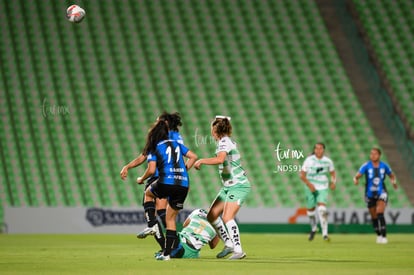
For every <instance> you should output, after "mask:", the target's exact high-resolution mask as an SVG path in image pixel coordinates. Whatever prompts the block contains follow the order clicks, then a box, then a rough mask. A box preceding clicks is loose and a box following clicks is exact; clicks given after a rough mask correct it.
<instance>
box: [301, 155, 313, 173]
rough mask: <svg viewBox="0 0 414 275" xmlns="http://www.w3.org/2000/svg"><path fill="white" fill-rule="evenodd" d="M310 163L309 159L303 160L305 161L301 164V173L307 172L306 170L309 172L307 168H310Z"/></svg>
mask: <svg viewBox="0 0 414 275" xmlns="http://www.w3.org/2000/svg"><path fill="white" fill-rule="evenodd" d="M310 162H311V160H310V158H309V157H307V158H306V159H305V161H304V162H303V165H302V171H303V172H308V170H309V166H310Z"/></svg>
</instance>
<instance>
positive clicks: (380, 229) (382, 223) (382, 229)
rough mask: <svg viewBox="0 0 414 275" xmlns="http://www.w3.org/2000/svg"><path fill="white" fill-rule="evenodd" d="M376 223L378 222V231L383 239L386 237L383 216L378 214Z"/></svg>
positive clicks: (385, 225)
mask: <svg viewBox="0 0 414 275" xmlns="http://www.w3.org/2000/svg"><path fill="white" fill-rule="evenodd" d="M377 216H378V222H379V231H380V233H381V236H383V237H384V238H385V237H387V224H386V223H385V217H384V214H383V213H381V214H378V215H377Z"/></svg>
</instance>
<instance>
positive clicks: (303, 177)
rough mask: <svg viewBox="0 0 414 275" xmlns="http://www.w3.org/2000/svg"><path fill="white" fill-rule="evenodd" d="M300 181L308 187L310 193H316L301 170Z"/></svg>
mask: <svg viewBox="0 0 414 275" xmlns="http://www.w3.org/2000/svg"><path fill="white" fill-rule="evenodd" d="M300 179H301V180H302V181H303V182H304V183H305V184H306V186H308V188H309V190H310V191H311V192H312V193H313V192H315V191H316V189H315V186H314V185H313V184H312V183H311V182H310V181H309V180H308V179H307V178H306V172H305V171H303V170H302V171H300Z"/></svg>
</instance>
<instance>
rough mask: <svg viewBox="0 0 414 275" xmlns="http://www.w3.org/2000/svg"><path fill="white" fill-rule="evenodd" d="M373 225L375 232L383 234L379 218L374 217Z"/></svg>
mask: <svg viewBox="0 0 414 275" xmlns="http://www.w3.org/2000/svg"><path fill="white" fill-rule="evenodd" d="M372 226H373V227H374V230H375V233H377V235H378V236H379V235H381V232H380V230H379V226H378V219H372Z"/></svg>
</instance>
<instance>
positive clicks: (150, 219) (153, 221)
mask: <svg viewBox="0 0 414 275" xmlns="http://www.w3.org/2000/svg"><path fill="white" fill-rule="evenodd" d="M158 188H159V187H158V185H157V184H154V185H153V186H152V187H148V188H147V189H146V190H145V196H144V213H145V218H146V220H147V228H145V229H144V230H143V231H141V232H140V233H138V234H137V238H139V239H143V238H146V237H147V236H148V235H156V236H158V238H159V239H160V242H161V239H162V237H161V235H160V234H161V228H160V227H159V225H158V221H157V218H156V217H155V199H156V197H157V196H158V195H157V193H156V190H157V189H158ZM156 239H157V238H156ZM157 241H158V239H157ZM160 242H159V244H160V245H161V243H160ZM162 247H163V246H162Z"/></svg>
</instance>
